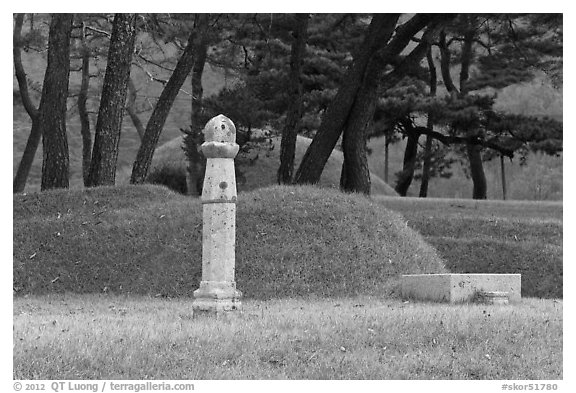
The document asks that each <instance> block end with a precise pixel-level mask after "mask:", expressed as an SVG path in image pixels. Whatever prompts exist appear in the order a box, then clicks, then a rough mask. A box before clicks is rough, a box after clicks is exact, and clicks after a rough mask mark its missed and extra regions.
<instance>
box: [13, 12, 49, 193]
mask: <svg viewBox="0 0 576 393" xmlns="http://www.w3.org/2000/svg"><path fill="white" fill-rule="evenodd" d="M23 24H24V14H15V17H14V36H13V39H14V42H13V45H12V57H13V60H14V72H15V75H16V80H17V81H18V90H19V91H20V98H21V99H22V104H23V106H24V109H25V110H26V112H27V113H28V116H30V120H32V128H31V130H30V135H29V136H28V140H27V142H26V147H25V148H24V153H23V154H22V158H21V159H20V163H19V164H18V169H17V170H16V176H15V177H14V183H13V185H12V191H13V192H14V193H16V192H22V191H24V187H25V186H26V180H27V179H28V174H29V173H30V168H31V167H32V163H33V162H34V156H35V155H36V150H38V145H39V143H40V139H41V138H42V127H40V123H39V121H38V109H37V108H36V106H35V105H34V104H33V103H32V99H31V98H30V92H29V90H28V82H27V80H26V72H25V71H24V67H23V65H22V54H21V50H22V25H23Z"/></svg>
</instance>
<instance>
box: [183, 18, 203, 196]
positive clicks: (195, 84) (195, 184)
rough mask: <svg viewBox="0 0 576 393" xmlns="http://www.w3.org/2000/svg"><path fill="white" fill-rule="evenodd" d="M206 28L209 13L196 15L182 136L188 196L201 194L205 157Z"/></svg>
mask: <svg viewBox="0 0 576 393" xmlns="http://www.w3.org/2000/svg"><path fill="white" fill-rule="evenodd" d="M208 29H209V15H207V14H200V15H198V24H197V26H196V30H198V33H199V35H200V36H199V38H198V39H197V40H196V43H195V47H194V65H193V66H192V75H191V78H190V79H191V85H192V112H191V116H190V120H191V121H190V131H191V133H190V134H187V135H185V136H184V139H185V141H184V144H185V145H186V146H187V147H186V149H187V150H186V155H187V158H188V165H187V167H186V189H187V192H186V193H187V194H188V195H190V196H199V195H200V194H202V179H204V171H205V168H206V158H204V155H203V154H202V152H201V151H200V149H199V147H200V145H201V144H202V142H203V141H204V136H203V134H202V129H203V127H204V124H202V123H203V122H202V113H203V111H204V106H203V100H204V87H203V86H202V75H203V74H204V67H205V65H206V57H207V55H208Z"/></svg>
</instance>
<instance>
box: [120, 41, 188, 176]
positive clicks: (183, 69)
mask: <svg viewBox="0 0 576 393" xmlns="http://www.w3.org/2000/svg"><path fill="white" fill-rule="evenodd" d="M195 41H196V32H195V31H193V32H192V33H191V34H190V37H189V38H188V44H187V45H186V48H185V49H184V52H183V53H182V56H181V57H180V59H179V60H178V64H176V68H175V69H174V72H173V73H172V75H171V76H170V79H169V80H168V83H166V86H164V89H163V90H162V93H161V94H160V98H159V99H158V102H157V103H156V106H155V107H154V111H153V112H152V115H150V119H149V120H148V124H147V125H146V132H145V133H144V139H142V143H141V145H140V149H138V154H137V155H136V160H135V161H134V166H133V167H132V176H131V177H130V183H132V184H141V183H144V181H145V180H146V176H147V174H148V169H149V168H150V164H151V163H152V157H153V156H154V150H155V149H156V145H157V144H158V139H159V138H160V133H161V132H162V129H163V127H164V123H165V122H166V118H167V117H168V113H169V112H170V109H171V108H172V104H173V103H174V100H175V99H176V96H177V95H178V92H179V91H180V88H181V87H182V85H183V84H184V81H185V80H186V77H187V76H188V74H190V71H191V70H192V66H193V65H194V47H195Z"/></svg>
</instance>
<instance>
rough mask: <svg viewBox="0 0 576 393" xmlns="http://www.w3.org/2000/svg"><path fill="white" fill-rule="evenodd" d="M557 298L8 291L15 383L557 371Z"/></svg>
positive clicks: (533, 376) (499, 375)
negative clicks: (225, 301) (493, 301)
mask: <svg viewBox="0 0 576 393" xmlns="http://www.w3.org/2000/svg"><path fill="white" fill-rule="evenodd" d="M562 321H563V319H562V302H561V301H551V300H548V301H545V300H536V299H524V300H523V301H522V303H521V304H519V305H515V306H483V305H443V304H425V303H420V304H412V303H402V302H400V301H394V300H384V299H380V298H374V297H357V298H333V299H313V298H309V299H300V300H297V299H282V300H272V301H250V300H247V301H245V302H244V310H243V313H242V314H241V315H240V316H238V317H237V318H233V319H228V320H227V319H224V320H223V319H219V320H215V319H210V318H200V319H193V318H192V311H191V299H170V300H164V299H153V298H145V297H116V296H103V295H82V296H76V295H74V296H70V295H66V296H59V295H51V296H47V297H35V296H34V297H28V298H15V299H14V333H13V334H14V352H13V356H14V378H15V379H191V380H198V379H508V380H512V379H513V380H516V379H521V380H522V379H528V380H537V379H562V340H563V339H562Z"/></svg>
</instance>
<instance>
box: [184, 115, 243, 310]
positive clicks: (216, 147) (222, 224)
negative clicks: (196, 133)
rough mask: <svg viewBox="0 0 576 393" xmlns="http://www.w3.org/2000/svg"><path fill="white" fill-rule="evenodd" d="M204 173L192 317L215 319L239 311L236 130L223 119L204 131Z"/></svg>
mask: <svg viewBox="0 0 576 393" xmlns="http://www.w3.org/2000/svg"><path fill="white" fill-rule="evenodd" d="M204 134H205V136H204V139H205V141H206V142H205V143H203V144H202V146H201V149H202V152H203V153H204V155H205V156H206V173H205V175H204V185H203V191H202V210H203V213H202V214H203V228H202V281H201V283H200V288H198V289H197V290H196V291H194V302H193V304H192V309H193V311H194V315H195V316H199V315H219V314H223V313H224V314H226V313H230V312H232V311H238V310H240V309H241V306H242V305H241V302H240V298H241V297H242V293H241V292H240V291H238V290H237V289H236V282H235V281H234V280H235V278H234V276H235V265H236V250H235V246H236V201H237V194H236V175H235V172H234V157H236V154H237V153H238V149H239V147H238V145H237V144H236V143H235V141H236V127H235V126H234V123H232V121H231V120H230V119H228V118H227V117H225V116H223V115H219V116H216V117H215V118H213V119H212V120H210V121H209V122H208V123H207V124H206V127H204Z"/></svg>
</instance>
